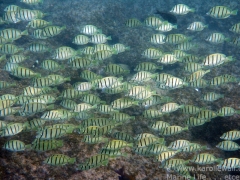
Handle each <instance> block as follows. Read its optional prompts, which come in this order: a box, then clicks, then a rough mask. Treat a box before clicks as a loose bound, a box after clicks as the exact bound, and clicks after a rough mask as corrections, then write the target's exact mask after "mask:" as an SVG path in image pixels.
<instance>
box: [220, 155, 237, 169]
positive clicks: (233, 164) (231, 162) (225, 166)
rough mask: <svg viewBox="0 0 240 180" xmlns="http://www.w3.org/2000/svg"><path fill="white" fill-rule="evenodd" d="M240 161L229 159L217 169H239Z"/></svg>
mask: <svg viewBox="0 0 240 180" xmlns="http://www.w3.org/2000/svg"><path fill="white" fill-rule="evenodd" d="M239 164H240V159H239V158H228V159H225V160H224V161H223V162H221V163H220V164H218V165H217V168H221V169H235V168H239Z"/></svg>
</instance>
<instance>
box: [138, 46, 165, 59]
mask: <svg viewBox="0 0 240 180" xmlns="http://www.w3.org/2000/svg"><path fill="white" fill-rule="evenodd" d="M142 56H144V57H146V58H148V59H158V58H160V57H162V52H161V51H159V50H157V49H154V48H148V49H146V50H145V51H143V53H142Z"/></svg>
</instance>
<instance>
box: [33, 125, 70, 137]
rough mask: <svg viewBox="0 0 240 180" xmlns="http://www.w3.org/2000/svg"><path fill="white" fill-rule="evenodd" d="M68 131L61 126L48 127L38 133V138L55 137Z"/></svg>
mask: <svg viewBox="0 0 240 180" xmlns="http://www.w3.org/2000/svg"><path fill="white" fill-rule="evenodd" d="M66 134H67V132H66V130H64V129H61V128H46V129H43V130H41V131H39V132H38V133H37V136H36V138H40V139H54V138H59V137H62V136H64V135H66Z"/></svg>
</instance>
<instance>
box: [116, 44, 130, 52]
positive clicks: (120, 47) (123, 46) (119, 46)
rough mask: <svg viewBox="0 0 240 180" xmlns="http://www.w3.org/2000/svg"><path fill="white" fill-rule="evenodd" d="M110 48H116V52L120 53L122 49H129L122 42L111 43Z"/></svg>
mask: <svg viewBox="0 0 240 180" xmlns="http://www.w3.org/2000/svg"><path fill="white" fill-rule="evenodd" d="M112 49H114V50H116V51H117V52H116V53H117V54H118V53H122V52H124V51H127V50H130V47H129V46H125V45H124V44H121V43H117V44H114V45H112Z"/></svg>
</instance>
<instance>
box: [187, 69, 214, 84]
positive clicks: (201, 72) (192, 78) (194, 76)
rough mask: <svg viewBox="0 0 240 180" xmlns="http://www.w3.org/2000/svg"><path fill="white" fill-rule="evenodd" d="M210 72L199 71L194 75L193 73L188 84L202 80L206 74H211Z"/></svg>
mask: <svg viewBox="0 0 240 180" xmlns="http://www.w3.org/2000/svg"><path fill="white" fill-rule="evenodd" d="M209 72H210V70H206V71H204V70H198V71H196V72H194V73H192V74H191V75H190V76H189V77H188V82H193V81H196V80H198V79H201V78H202V77H203V76H204V75H205V74H207V73H209Z"/></svg>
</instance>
